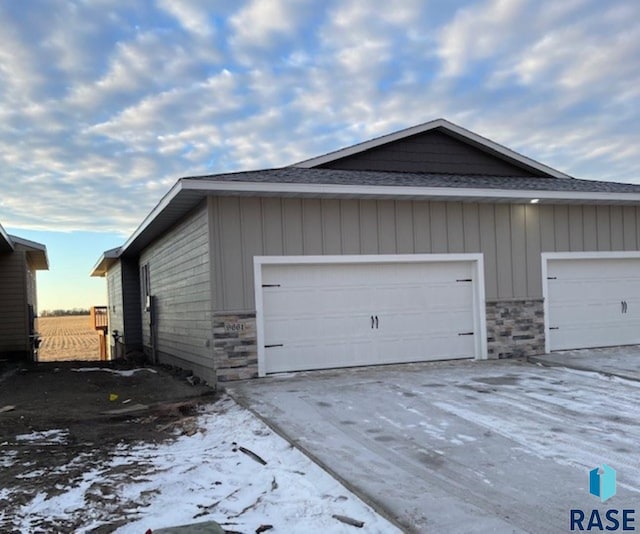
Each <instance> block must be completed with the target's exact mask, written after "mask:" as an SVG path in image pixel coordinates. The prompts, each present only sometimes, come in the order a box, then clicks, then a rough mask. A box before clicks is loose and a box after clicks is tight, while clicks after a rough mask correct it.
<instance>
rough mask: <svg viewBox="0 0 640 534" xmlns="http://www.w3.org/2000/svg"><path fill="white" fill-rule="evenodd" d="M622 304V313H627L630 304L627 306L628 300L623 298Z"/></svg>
mask: <svg viewBox="0 0 640 534" xmlns="http://www.w3.org/2000/svg"><path fill="white" fill-rule="evenodd" d="M620 305H621V306H622V310H621V312H622V313H627V308H628V306H627V301H626V300H623V301H622V302H620Z"/></svg>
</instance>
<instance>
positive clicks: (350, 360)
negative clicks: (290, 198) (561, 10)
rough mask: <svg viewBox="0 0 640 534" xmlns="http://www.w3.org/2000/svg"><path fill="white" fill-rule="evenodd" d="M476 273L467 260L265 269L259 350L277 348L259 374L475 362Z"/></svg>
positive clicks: (266, 355)
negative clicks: (461, 360) (460, 360)
mask: <svg viewBox="0 0 640 534" xmlns="http://www.w3.org/2000/svg"><path fill="white" fill-rule="evenodd" d="M474 272H475V269H474V265H473V262H471V261H465V262H462V261H461V262H407V263H400V264H393V263H380V264H377V263H360V264H330V263H327V264H298V265H281V264H278V265H264V266H263V271H262V274H263V276H262V284H263V286H271V287H263V288H262V293H263V315H264V317H263V325H264V343H265V345H267V346H270V345H281V346H270V347H268V348H265V349H264V369H265V370H266V372H267V373H274V372H283V371H293V370H305V369H324V368H332V367H346V366H355V365H372V364H381V363H400V362H410V361H428V360H434V359H453V358H472V357H474V356H475V355H476V350H477V344H476V342H475V337H474V336H475V335H477V334H478V333H477V332H474V328H475V325H476V324H477V323H478V321H477V318H476V313H477V311H476V309H475V308H474V306H475V299H474V291H475V289H474V283H473V281H472V277H473V273H474ZM372 319H374V320H373V322H372ZM375 319H377V321H376V320H375ZM460 333H465V334H468V333H473V334H474V335H471V336H468V335H465V336H460V335H459V334H460Z"/></svg>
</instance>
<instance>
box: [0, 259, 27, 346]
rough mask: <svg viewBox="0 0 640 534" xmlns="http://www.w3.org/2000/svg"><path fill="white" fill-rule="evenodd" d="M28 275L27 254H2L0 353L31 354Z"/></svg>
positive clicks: (0, 262) (0, 267) (0, 271)
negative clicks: (29, 352)
mask: <svg viewBox="0 0 640 534" xmlns="http://www.w3.org/2000/svg"><path fill="white" fill-rule="evenodd" d="M27 271H28V267H27V259H26V254H25V252H24V251H22V250H15V251H14V252H12V253H7V254H0V353H3V352H6V353H9V352H24V351H28V350H29V338H28V336H29V325H28V323H29V317H28V312H27V304H28V302H27V293H28V292H27V280H26V276H27Z"/></svg>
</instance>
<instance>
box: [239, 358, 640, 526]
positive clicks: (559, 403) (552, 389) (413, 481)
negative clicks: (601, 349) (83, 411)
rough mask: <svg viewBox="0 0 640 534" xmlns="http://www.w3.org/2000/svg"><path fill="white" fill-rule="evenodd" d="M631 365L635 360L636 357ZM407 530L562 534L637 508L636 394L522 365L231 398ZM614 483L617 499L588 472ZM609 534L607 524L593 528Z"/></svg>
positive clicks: (385, 376)
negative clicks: (593, 518)
mask: <svg viewBox="0 0 640 534" xmlns="http://www.w3.org/2000/svg"><path fill="white" fill-rule="evenodd" d="M638 357H639V358H640V352H638ZM229 389H230V391H231V393H232V394H234V395H235V396H236V398H238V399H239V400H240V401H241V402H243V403H245V404H246V405H248V406H249V407H250V408H252V409H253V410H254V411H256V412H257V413H258V414H259V415H261V416H262V417H263V418H265V419H266V420H267V421H268V422H269V423H270V424H272V425H273V426H274V427H276V428H277V429H279V430H280V431H281V432H282V433H284V434H285V435H286V436H287V437H288V439H290V441H291V442H293V443H295V444H296V445H297V446H299V447H300V448H302V449H303V450H304V451H306V452H307V453H308V454H309V455H310V456H312V457H313V458H314V459H316V461H318V462H319V463H320V464H321V465H323V466H324V467H325V468H327V469H328V470H329V471H331V472H332V473H333V474H334V475H336V476H337V477H338V478H340V479H341V480H342V481H343V482H345V483H346V484H347V485H348V486H349V487H351V488H352V489H354V490H355V491H356V492H357V493H358V494H359V495H360V496H361V497H363V498H364V499H365V500H368V501H369V502H370V503H372V504H373V505H374V506H376V508H377V509H378V510H380V511H381V512H382V513H384V514H385V515H387V517H389V518H390V519H393V520H395V521H396V522H397V523H398V524H399V526H401V527H402V528H403V529H404V530H406V531H408V532H465V533H470V532H567V531H569V525H570V510H571V509H582V510H584V511H585V512H586V518H587V519H586V520H585V522H584V527H585V528H586V526H587V522H588V519H589V514H590V513H591V510H592V509H594V508H595V509H599V510H600V511H602V516H603V519H604V510H606V509H609V508H616V509H619V510H621V509H623V508H635V509H637V514H636V523H635V524H634V526H636V527H639V526H640V525H639V524H640V517H639V516H640V461H639V460H638V444H639V443H640V425H639V424H638V421H639V417H638V416H639V415H640V414H639V411H640V408H639V404H640V402H639V401H640V383H639V382H637V381H634V380H629V379H625V378H621V377H618V376H607V375H604V374H599V373H594V372H590V371H581V370H575V369H566V368H562V367H544V366H542V365H540V364H534V363H526V362H521V361H507V360H502V361H487V362H469V361H466V362H455V363H435V364H411V365H403V366H387V367H377V368H363V369H349V370H334V371H322V372H313V373H297V374H295V375H288V376H284V375H281V376H275V377H271V378H266V379H261V380H253V381H247V382H241V383H236V384H234V385H233V386H232V387H231V388H229ZM603 463H606V464H608V465H609V466H611V467H613V468H614V469H615V470H616V471H617V481H618V485H617V495H616V496H615V497H613V498H612V499H610V500H609V501H607V502H606V503H601V502H600V499H598V498H597V497H595V496H592V495H590V494H589V471H590V470H591V469H593V468H595V467H598V466H601V465H602V464H603ZM606 525H607V524H606V523H605V524H604V526H606Z"/></svg>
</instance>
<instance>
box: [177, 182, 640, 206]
mask: <svg viewBox="0 0 640 534" xmlns="http://www.w3.org/2000/svg"><path fill="white" fill-rule="evenodd" d="M182 185H183V190H192V191H195V190H197V191H200V192H201V193H202V194H203V195H237V196H244V195H261V196H282V197H320V198H322V197H324V198H378V199H385V198H389V199H431V200H456V201H467V202H473V201H476V202H531V201H532V200H534V201H538V202H552V203H555V204H557V203H569V204H577V203H587V204H638V203H640V192H639V193H620V192H586V191H557V190H553V191H548V190H534V189H531V190H528V189H486V188H471V187H421V186H387V185H384V186H377V185H342V184H291V183H256V182H216V181H204V180H190V179H183V181H182Z"/></svg>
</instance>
